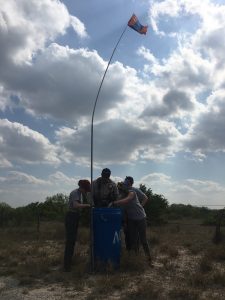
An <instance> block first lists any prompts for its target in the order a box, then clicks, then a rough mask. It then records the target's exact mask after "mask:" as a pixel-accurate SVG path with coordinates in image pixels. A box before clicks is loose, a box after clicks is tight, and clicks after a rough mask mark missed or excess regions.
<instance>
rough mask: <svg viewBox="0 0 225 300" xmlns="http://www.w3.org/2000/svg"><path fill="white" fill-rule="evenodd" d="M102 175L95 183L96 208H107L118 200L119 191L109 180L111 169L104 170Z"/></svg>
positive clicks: (94, 197)
mask: <svg viewBox="0 0 225 300" xmlns="http://www.w3.org/2000/svg"><path fill="white" fill-rule="evenodd" d="M101 175H102V176H101V177H99V178H98V179H96V180H94V182H93V200H94V204H95V206H96V207H107V206H108V204H109V203H110V202H113V201H115V200H116V199H117V198H118V189H117V186H116V184H115V183H114V182H113V181H112V180H111V179H110V178H109V177H110V175H111V171H110V170H109V169H107V168H106V169H103V170H102V173H101Z"/></svg>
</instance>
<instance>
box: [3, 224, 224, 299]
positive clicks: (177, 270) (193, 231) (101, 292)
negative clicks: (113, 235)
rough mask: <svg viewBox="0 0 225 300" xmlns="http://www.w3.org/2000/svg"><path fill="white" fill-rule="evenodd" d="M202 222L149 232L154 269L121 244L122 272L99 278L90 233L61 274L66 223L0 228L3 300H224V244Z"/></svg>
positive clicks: (81, 238)
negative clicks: (91, 261)
mask: <svg viewBox="0 0 225 300" xmlns="http://www.w3.org/2000/svg"><path fill="white" fill-rule="evenodd" d="M189 222H190V224H189ZM198 223H199V222H198V220H197V221H196V220H195V222H194V221H193V220H189V221H188V220H186V221H182V222H181V223H180V224H178V223H177V224H169V225H168V224H167V225H164V226H160V227H151V228H149V230H148V240H149V243H150V245H151V250H152V256H153V267H150V266H148V265H147V264H146V260H145V257H144V254H143V252H142V249H141V251H140V254H139V255H138V256H135V255H128V254H127V253H126V250H125V249H124V243H122V255H121V266H120V269H119V270H117V271H114V270H113V269H112V268H111V267H110V266H108V268H107V270H106V271H105V272H96V273H91V272H90V268H89V230H88V229H86V228H80V230H79V238H78V242H77V245H76V256H75V259H74V264H73V270H72V272H70V273H65V272H63V271H62V260H63V250H64V226H63V224H62V223H47V222H46V223H41V226H40V232H39V234H38V233H37V230H36V227H33V226H30V225H29V226H27V227H18V228H15V227H14V228H4V229H0V236H1V239H0V299H1V300H11V299H14V300H19V299H23V300H30V299H49V300H51V299H78V300H79V299H87V300H91V299H107V298H108V299H123V300H126V299H127V300H128V299H139V300H141V299H164V300H165V299H183V300H185V299H192V300H194V299H207V300H208V299H210V300H211V299H216V300H218V299H225V243H224V242H223V241H222V242H221V243H220V244H217V245H216V244H214V243H213V242H212V239H213V235H214V232H215V227H209V226H208V227H207V226H200V225H199V224H198ZM222 230H224V229H223V228H222ZM122 239H123V235H122Z"/></svg>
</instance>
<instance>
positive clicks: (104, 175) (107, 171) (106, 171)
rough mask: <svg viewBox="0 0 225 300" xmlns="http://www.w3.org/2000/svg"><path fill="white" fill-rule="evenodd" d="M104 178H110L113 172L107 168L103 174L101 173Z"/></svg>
mask: <svg viewBox="0 0 225 300" xmlns="http://www.w3.org/2000/svg"><path fill="white" fill-rule="evenodd" d="M101 175H102V177H104V178H109V177H110V175H111V171H110V170H109V169H108V168H105V169H103V170H102V173H101Z"/></svg>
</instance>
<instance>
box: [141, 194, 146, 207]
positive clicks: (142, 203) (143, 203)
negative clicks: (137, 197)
mask: <svg viewBox="0 0 225 300" xmlns="http://www.w3.org/2000/svg"><path fill="white" fill-rule="evenodd" d="M147 202H148V197H147V196H146V195H145V194H144V196H143V200H142V202H141V205H142V206H143V207H144V206H145V204H146V203H147Z"/></svg>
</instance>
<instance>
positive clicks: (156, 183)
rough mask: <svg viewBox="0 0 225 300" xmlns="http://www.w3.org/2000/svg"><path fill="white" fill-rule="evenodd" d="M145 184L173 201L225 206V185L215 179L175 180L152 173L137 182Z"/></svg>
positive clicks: (164, 175) (195, 204)
mask: <svg viewBox="0 0 225 300" xmlns="http://www.w3.org/2000/svg"><path fill="white" fill-rule="evenodd" d="M139 183H142V184H145V185H146V186H147V187H148V188H151V189H152V191H153V193H156V194H162V195H164V197H165V198H166V199H167V200H168V201H169V203H170V204H172V203H183V204H186V205H187V204H190V205H193V206H209V207H211V206H213V205H215V208H218V207H216V206H217V205H221V208H222V207H223V206H224V192H225V186H224V185H221V184H219V183H218V182H215V181H207V180H199V179H186V180H174V179H173V178H172V177H171V176H168V175H166V174H163V173H150V174H148V175H145V176H143V177H142V178H140V180H139V181H138V182H137V183H136V184H139Z"/></svg>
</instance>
